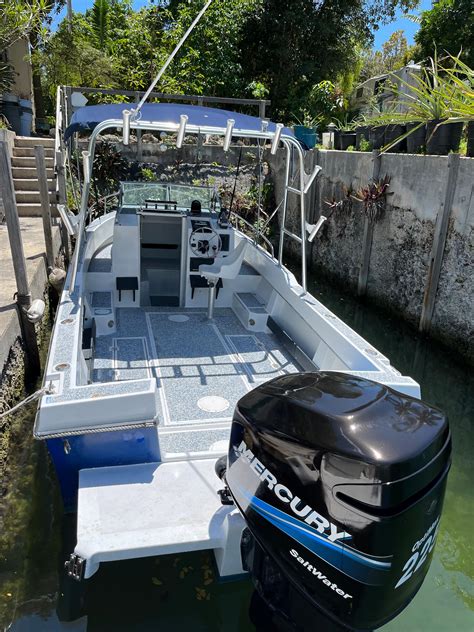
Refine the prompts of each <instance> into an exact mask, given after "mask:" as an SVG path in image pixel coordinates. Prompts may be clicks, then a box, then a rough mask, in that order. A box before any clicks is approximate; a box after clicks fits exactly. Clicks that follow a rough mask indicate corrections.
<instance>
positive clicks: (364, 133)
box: [356, 125, 370, 151]
mask: <svg viewBox="0 0 474 632" xmlns="http://www.w3.org/2000/svg"><path fill="white" fill-rule="evenodd" d="M361 140H365V141H367V142H370V140H369V127H368V126H367V125H361V126H360V127H357V128H356V149H357V150H358V151H359V150H360V141H361Z"/></svg>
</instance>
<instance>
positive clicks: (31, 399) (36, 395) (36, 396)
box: [0, 386, 52, 419]
mask: <svg viewBox="0 0 474 632" xmlns="http://www.w3.org/2000/svg"><path fill="white" fill-rule="evenodd" d="M51 392H52V391H51V390H50V389H49V388H47V387H46V386H43V388H40V389H39V390H38V391H35V392H34V393H32V394H31V395H28V397H25V399H23V400H22V401H21V402H18V404H16V405H15V406H13V408H10V409H8V410H6V411H5V412H3V413H1V414H0V419H3V418H4V417H7V416H8V415H11V414H13V413H15V412H16V411H17V410H19V409H20V408H23V406H27V405H28V404H31V402H34V401H35V400H37V399H39V398H40V397H43V395H49V394H50V393H51Z"/></svg>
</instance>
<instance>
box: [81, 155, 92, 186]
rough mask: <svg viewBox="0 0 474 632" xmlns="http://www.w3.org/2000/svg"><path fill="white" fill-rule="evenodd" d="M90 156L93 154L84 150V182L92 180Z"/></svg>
mask: <svg viewBox="0 0 474 632" xmlns="http://www.w3.org/2000/svg"><path fill="white" fill-rule="evenodd" d="M90 157H91V154H90V152H89V151H83V152H82V172H83V174H84V182H90V181H91V165H90V162H89V161H90Z"/></svg>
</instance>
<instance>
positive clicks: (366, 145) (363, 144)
mask: <svg viewBox="0 0 474 632" xmlns="http://www.w3.org/2000/svg"><path fill="white" fill-rule="evenodd" d="M359 151H372V145H371V143H370V142H369V141H368V140H367V139H366V138H361V139H360V141H359Z"/></svg>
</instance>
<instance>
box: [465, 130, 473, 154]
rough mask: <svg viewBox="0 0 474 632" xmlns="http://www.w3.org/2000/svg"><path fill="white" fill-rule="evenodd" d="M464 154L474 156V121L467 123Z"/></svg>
mask: <svg viewBox="0 0 474 632" xmlns="http://www.w3.org/2000/svg"><path fill="white" fill-rule="evenodd" d="M466 156H470V157H471V158H474V121H469V123H468V124H467V150H466Z"/></svg>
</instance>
